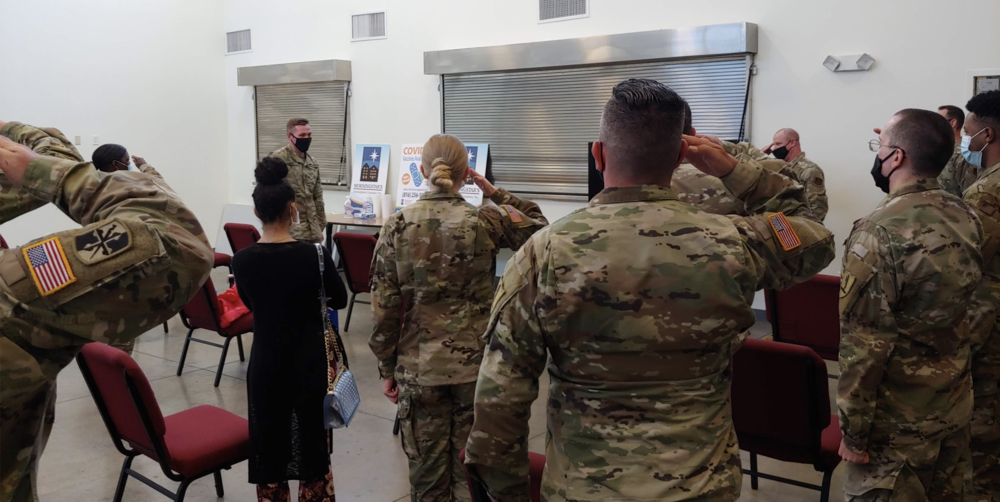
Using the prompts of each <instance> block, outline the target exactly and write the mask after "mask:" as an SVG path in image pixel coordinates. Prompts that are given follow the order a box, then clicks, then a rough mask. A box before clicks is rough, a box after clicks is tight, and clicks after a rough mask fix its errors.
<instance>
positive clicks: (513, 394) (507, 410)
mask: <svg viewBox="0 0 1000 502" xmlns="http://www.w3.org/2000/svg"><path fill="white" fill-rule="evenodd" d="M722 181H723V183H725V186H726V188H727V189H728V190H729V191H730V192H731V193H733V194H735V195H736V196H737V198H738V199H740V200H742V201H744V204H745V205H746V207H747V210H748V212H750V213H751V214H753V215H754V216H750V217H738V216H728V217H727V216H718V215H712V214H708V213H705V212H703V211H700V210H698V209H697V208H695V207H693V206H691V205H688V204H685V203H682V202H680V200H678V197H677V195H676V194H675V193H674V192H673V191H672V190H671V189H669V188H668V187H659V186H634V187H627V188H608V189H605V190H604V191H603V192H601V193H600V194H598V195H597V196H596V197H595V198H594V199H593V200H592V201H591V202H590V205H589V206H588V207H587V208H584V209H581V210H579V211H576V212H574V213H572V214H570V215H569V216H567V217H565V218H563V219H561V220H559V221H558V222H556V223H554V224H553V225H551V226H550V227H548V228H546V229H543V230H541V231H539V232H538V233H537V234H536V235H535V236H534V237H533V238H532V239H531V240H529V241H528V242H527V243H526V244H525V245H524V247H522V248H521V250H520V251H518V252H517V254H516V255H515V256H514V257H513V258H512V259H511V260H510V261H509V262H508V265H507V268H506V270H505V271H504V274H503V279H502V280H501V283H500V289H499V291H498V292H497V296H496V300H495V301H494V304H493V309H492V314H491V318H490V322H489V325H488V328H487V331H486V334H487V336H488V337H489V347H488V349H487V352H486V355H485V356H484V359H483V364H482V367H481V369H480V373H479V382H478V386H477V388H476V408H475V417H476V421H475V424H474V425H473V428H472V433H471V434H470V436H469V443H468V446H467V448H466V455H467V460H466V463H467V464H469V467H470V468H471V469H472V470H473V472H475V475H476V476H477V477H478V478H479V479H481V480H482V481H483V482H484V484H485V485H486V486H487V487H488V490H489V491H490V494H491V496H493V497H494V498H495V500H497V501H500V502H504V501H519V502H520V501H525V500H528V465H529V464H528V446H527V439H528V417H529V416H530V407H531V403H532V401H534V400H535V398H536V397H537V396H538V377H539V375H540V374H541V373H542V371H543V370H544V369H545V368H546V361H547V360H550V361H551V362H550V363H549V364H548V372H549V378H550V381H551V384H550V387H549V401H548V420H547V428H548V434H547V436H546V446H547V448H546V458H547V461H546V462H547V463H546V468H545V474H544V476H543V479H542V497H543V500H547V501H550V502H554V501H569V500H573V501H633V500H635V501H638V500H658V501H666V502H671V501H679V500H698V501H709V500H710V501H721V500H735V499H736V498H737V497H739V494H740V487H741V484H742V474H741V472H740V458H739V445H738V444H737V440H736V433H735V431H734V429H733V423H732V415H731V407H730V401H729V393H730V384H731V372H730V368H729V363H730V360H731V357H732V352H733V350H734V346H733V342H734V339H735V338H736V337H737V336H738V335H739V334H740V333H741V332H743V331H745V330H747V329H748V328H749V327H750V326H752V325H753V324H754V321H755V318H754V312H753V309H752V308H751V303H752V301H753V296H754V292H755V291H756V290H758V289H761V288H765V287H767V288H778V289H784V288H788V287H791V286H793V285H794V284H796V283H799V282H802V281H805V280H807V279H809V278H810V277H812V276H814V275H815V274H816V273H818V272H819V271H820V270H822V269H823V268H824V267H825V266H826V265H827V264H829V263H830V262H831V261H832V260H833V257H834V244H833V236H832V235H831V234H830V232H829V231H828V230H827V229H826V228H824V227H823V226H822V225H821V224H819V223H817V222H815V221H813V220H811V219H808V218H803V217H801V215H804V214H805V215H808V214H809V210H808V207H807V206H806V204H805V197H804V192H803V190H802V187H801V186H799V185H798V184H796V183H794V182H793V181H791V180H789V179H788V178H786V177H784V176H781V175H779V174H777V173H773V172H770V171H768V170H765V169H763V168H761V167H760V166H759V165H758V164H757V163H756V162H754V161H752V160H750V159H749V158H745V157H744V158H743V159H741V162H740V163H739V164H738V165H737V166H736V168H735V169H734V170H733V171H732V172H731V173H730V174H729V175H727V176H726V177H724V178H722ZM776 212H784V215H787V222H788V225H787V226H782V225H777V227H778V228H781V233H780V235H779V234H778V231H777V230H776V228H775V226H772V223H774V222H779V223H781V222H782V220H783V219H784V216H783V215H781V214H777V213H776ZM792 236H794V238H795V239H797V240H798V244H795V243H794V242H792V241H789V240H784V241H782V239H790V238H791V237H792ZM781 242H785V245H783V244H782V243H781Z"/></svg>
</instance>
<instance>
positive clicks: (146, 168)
mask: <svg viewBox="0 0 1000 502" xmlns="http://www.w3.org/2000/svg"><path fill="white" fill-rule="evenodd" d="M139 171H142V172H143V173H145V174H148V175H150V176H153V177H155V178H158V179H160V180H161V181H163V175H162V174H160V171H157V170H156V168H155V167H153V166H151V165H149V164H143V165H141V166H139Z"/></svg>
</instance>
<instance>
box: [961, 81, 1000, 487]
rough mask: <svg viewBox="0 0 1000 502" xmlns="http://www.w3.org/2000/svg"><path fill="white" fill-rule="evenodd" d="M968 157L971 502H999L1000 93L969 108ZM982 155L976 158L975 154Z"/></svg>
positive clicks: (978, 99) (990, 94)
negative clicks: (975, 257) (972, 224)
mask: <svg viewBox="0 0 1000 502" xmlns="http://www.w3.org/2000/svg"><path fill="white" fill-rule="evenodd" d="M965 107H966V109H968V110H969V117H968V120H966V122H965V134H966V137H967V138H970V139H968V140H966V141H963V142H962V144H963V145H964V148H963V150H964V152H963V153H964V154H965V155H968V157H969V158H970V159H971V161H970V165H971V166H972V167H973V168H974V169H976V170H977V171H978V172H979V173H980V175H979V179H978V181H976V182H975V183H974V184H972V186H970V187H969V188H968V189H967V190H966V191H965V202H966V203H967V204H968V205H969V207H971V208H972V209H973V210H974V211H975V212H976V214H977V215H978V216H979V219H980V220H981V221H982V224H983V233H984V234H985V238H984V240H983V246H982V253H983V278H982V280H981V281H980V283H979V286H978V287H977V288H976V302H977V305H978V308H976V309H975V311H974V313H973V315H972V324H973V328H972V332H973V336H972V338H973V341H972V349H973V356H972V382H973V384H972V385H973V389H974V392H975V403H974V408H973V412H972V442H971V450H972V464H973V468H974V473H973V479H972V481H973V484H972V485H971V486H970V491H972V492H973V493H972V494H971V496H970V498H969V500H974V501H975V502H989V501H990V500H991V497H992V502H1000V391H998V385H1000V384H998V381H1000V327H998V324H997V318H998V316H1000V258H998V257H997V254H998V253H997V251H998V248H1000V91H991V92H986V93H982V94H979V95H977V96H975V97H974V98H972V99H971V100H969V103H968V104H967V105H966V106H965ZM977 153H978V155H977Z"/></svg>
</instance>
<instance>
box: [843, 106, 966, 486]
mask: <svg viewBox="0 0 1000 502" xmlns="http://www.w3.org/2000/svg"><path fill="white" fill-rule="evenodd" d="M877 131H879V139H878V144H875V143H873V144H872V150H874V151H875V152H876V160H875V167H874V168H873V170H872V173H873V174H872V175H873V177H874V178H875V180H876V185H878V186H879V188H881V189H882V190H883V191H886V192H887V193H888V196H887V197H886V198H885V199H884V200H883V201H882V203H881V204H879V206H878V207H877V208H876V209H875V211H874V212H873V213H872V214H870V215H868V216H866V217H864V218H862V219H860V220H858V221H857V222H855V224H854V229H853V231H852V232H851V236H850V237H849V238H848V239H847V242H846V244H845V250H846V251H845V253H844V261H843V265H842V268H841V270H842V272H841V282H840V325H841V341H840V358H839V359H840V380H839V383H838V389H837V405H838V408H839V417H840V428H841V430H842V431H843V434H844V439H843V442H842V444H841V448H840V454H841V456H842V457H843V458H844V460H847V461H848V463H847V479H846V481H845V483H844V493H845V494H846V495H847V497H848V500H850V501H871V502H875V501H878V502H889V501H900V502H903V501H905V502H919V501H942V502H943V501H960V500H962V497H963V493H964V486H963V484H964V475H965V469H966V468H967V467H968V464H967V462H968V443H969V416H970V413H971V411H972V393H971V389H972V379H971V378H970V373H969V354H970V336H969V322H968V310H967V307H968V303H969V301H970V299H971V296H972V293H973V291H974V289H975V287H976V284H977V283H978V282H979V278H980V275H981V266H982V257H981V254H980V252H979V246H980V243H981V242H982V238H983V230H982V225H981V224H980V223H979V219H978V218H976V216H975V214H974V213H973V212H972V210H971V209H970V208H969V207H968V206H967V205H966V204H965V203H963V202H962V200H961V199H959V198H958V197H955V196H954V195H952V194H949V193H948V192H945V191H944V190H941V186H940V185H939V184H938V181H937V176H938V175H939V174H940V173H941V169H942V168H943V167H944V165H945V163H947V161H948V158H949V157H950V156H951V151H952V148H953V142H954V139H953V137H952V134H951V131H950V129H949V128H948V124H947V122H946V121H945V120H944V119H942V118H941V117H940V116H939V115H937V114H936V113H934V112H931V111H927V110H903V111H901V112H899V113H897V114H896V115H895V116H893V118H892V120H890V121H889V123H888V124H887V125H886V126H885V127H884V128H883V129H880V130H877Z"/></svg>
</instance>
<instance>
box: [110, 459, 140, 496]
mask: <svg viewBox="0 0 1000 502" xmlns="http://www.w3.org/2000/svg"><path fill="white" fill-rule="evenodd" d="M133 460H135V457H134V456H131V455H129V456H127V457H125V463H123V464H122V473H121V475H119V476H118V488H115V498H114V502H122V496H123V495H124V494H125V483H126V482H127V481H128V470H129V469H131V468H132V461H133Z"/></svg>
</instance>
